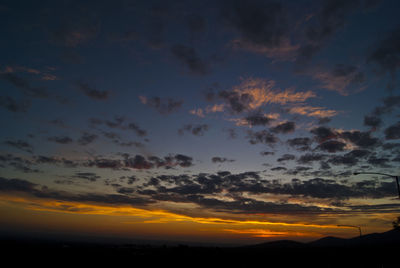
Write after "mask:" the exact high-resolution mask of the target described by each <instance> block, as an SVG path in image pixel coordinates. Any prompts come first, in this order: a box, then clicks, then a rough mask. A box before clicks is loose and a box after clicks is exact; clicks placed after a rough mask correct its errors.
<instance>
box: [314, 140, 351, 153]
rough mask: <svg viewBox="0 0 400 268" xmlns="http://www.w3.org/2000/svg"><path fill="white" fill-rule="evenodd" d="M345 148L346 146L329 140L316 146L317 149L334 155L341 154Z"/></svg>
mask: <svg viewBox="0 0 400 268" xmlns="http://www.w3.org/2000/svg"><path fill="white" fill-rule="evenodd" d="M345 147H346V144H345V143H343V142H340V141H336V140H329V141H325V142H323V143H321V144H320V145H318V147H317V149H319V150H322V151H326V152H329V153H336V152H341V151H344V148H345Z"/></svg>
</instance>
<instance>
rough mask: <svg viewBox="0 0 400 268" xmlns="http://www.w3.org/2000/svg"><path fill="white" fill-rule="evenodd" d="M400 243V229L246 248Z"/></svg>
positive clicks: (267, 243)
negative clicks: (351, 236) (348, 236)
mask: <svg viewBox="0 0 400 268" xmlns="http://www.w3.org/2000/svg"><path fill="white" fill-rule="evenodd" d="M390 245H396V246H398V245H400V231H399V230H390V231H387V232H383V233H372V234H367V235H363V236H361V237H359V236H357V237H353V238H347V239H346V238H339V237H334V236H327V237H323V238H321V239H318V240H315V241H311V242H308V243H301V242H297V241H292V240H278V241H272V242H266V243H261V244H256V245H251V246H246V248H305V247H359V246H390Z"/></svg>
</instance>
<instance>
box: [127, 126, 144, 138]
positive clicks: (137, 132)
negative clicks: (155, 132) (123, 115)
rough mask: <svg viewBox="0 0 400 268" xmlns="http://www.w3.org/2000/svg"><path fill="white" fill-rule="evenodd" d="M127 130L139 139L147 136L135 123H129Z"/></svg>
mask: <svg viewBox="0 0 400 268" xmlns="http://www.w3.org/2000/svg"><path fill="white" fill-rule="evenodd" d="M128 129H131V130H133V131H134V132H135V133H136V134H137V135H138V136H139V137H145V136H147V131H146V130H144V129H141V128H140V127H139V126H138V125H137V124H135V123H129V125H128Z"/></svg>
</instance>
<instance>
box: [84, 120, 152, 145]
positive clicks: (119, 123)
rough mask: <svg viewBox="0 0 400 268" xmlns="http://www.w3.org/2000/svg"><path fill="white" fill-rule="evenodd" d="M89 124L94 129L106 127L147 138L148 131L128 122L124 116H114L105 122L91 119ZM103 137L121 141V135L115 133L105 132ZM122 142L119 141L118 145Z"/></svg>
mask: <svg viewBox="0 0 400 268" xmlns="http://www.w3.org/2000/svg"><path fill="white" fill-rule="evenodd" d="M89 124H90V125H91V126H92V127H95V126H100V125H105V126H107V127H109V128H114V129H120V130H132V131H133V132H135V133H136V135H138V136H139V137H146V136H147V131H146V130H145V129H142V128H141V127H140V126H139V125H138V124H136V123H134V122H127V120H126V118H125V117H123V116H114V118H113V119H111V120H104V119H99V118H90V119H89ZM103 135H104V136H106V137H107V138H110V139H119V135H118V134H117V133H114V132H107V131H103ZM119 142H120V141H119V140H118V141H117V143H119Z"/></svg>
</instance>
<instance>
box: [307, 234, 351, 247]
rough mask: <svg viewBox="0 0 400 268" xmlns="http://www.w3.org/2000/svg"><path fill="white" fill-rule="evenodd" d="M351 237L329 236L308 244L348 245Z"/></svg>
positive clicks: (318, 245) (320, 245)
mask: <svg viewBox="0 0 400 268" xmlns="http://www.w3.org/2000/svg"><path fill="white" fill-rule="evenodd" d="M348 242H349V239H345V238H339V237H334V236H327V237H323V238H321V239H318V240H315V241H312V242H309V243H308V244H307V245H308V246H312V247H340V246H344V245H347V244H348Z"/></svg>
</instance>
